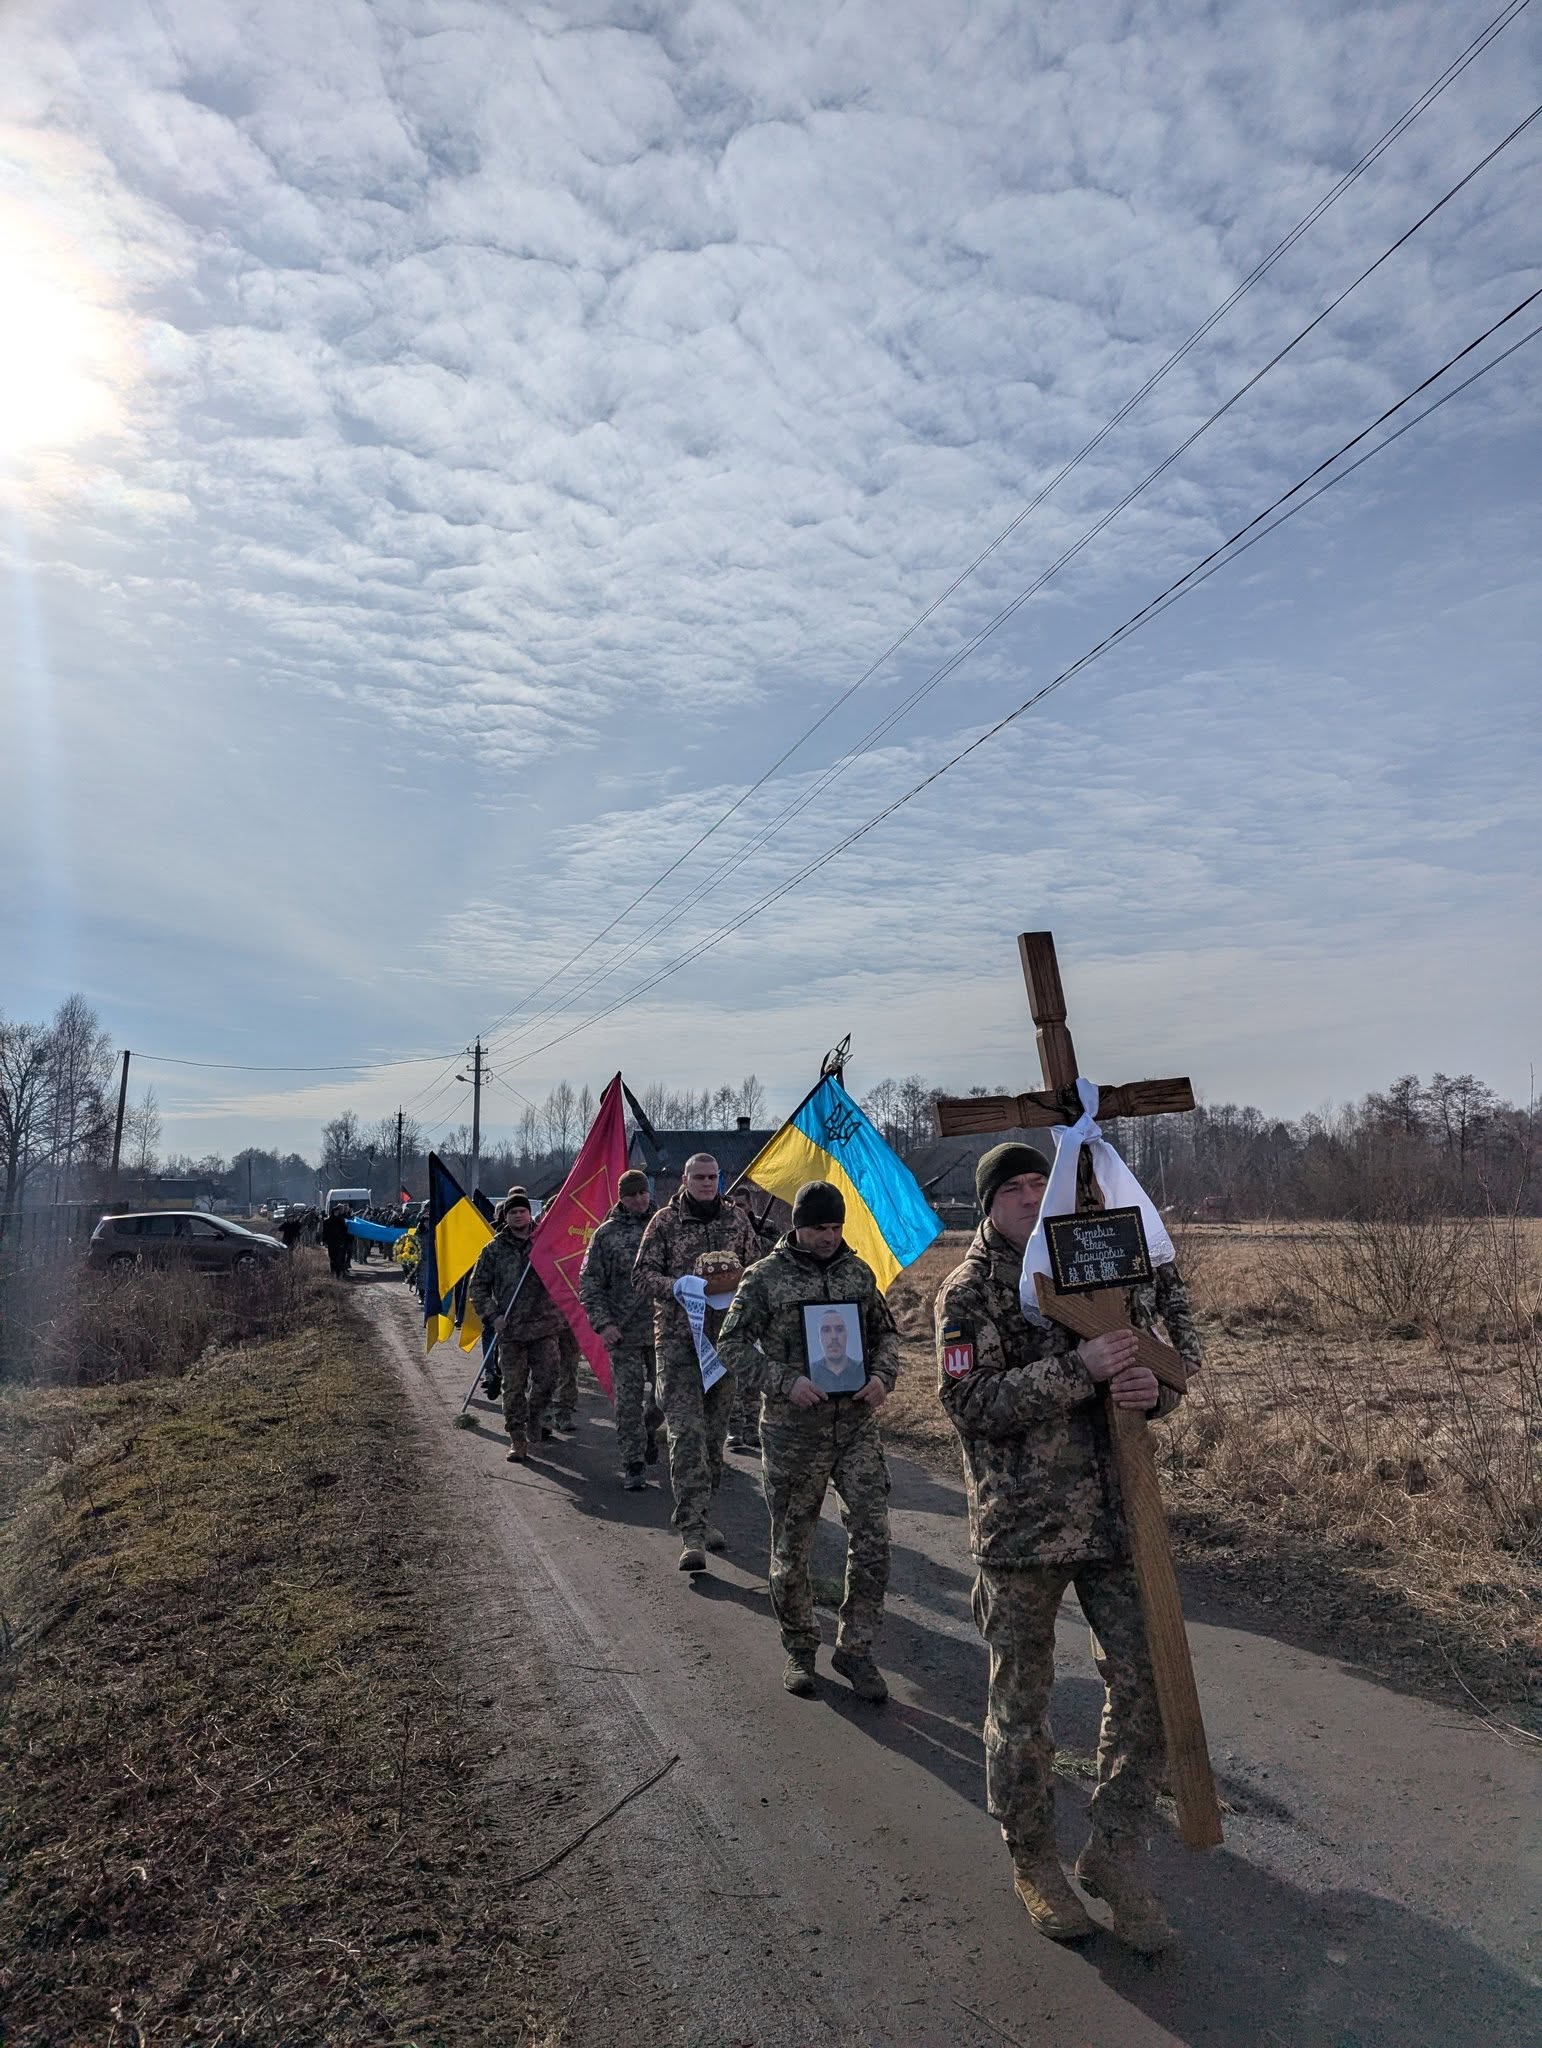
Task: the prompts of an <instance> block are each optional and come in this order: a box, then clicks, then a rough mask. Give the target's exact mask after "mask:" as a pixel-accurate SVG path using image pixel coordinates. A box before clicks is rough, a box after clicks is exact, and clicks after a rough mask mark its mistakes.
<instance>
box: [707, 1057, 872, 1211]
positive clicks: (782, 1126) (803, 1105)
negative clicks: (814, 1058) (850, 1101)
mask: <svg viewBox="0 0 1542 2048" xmlns="http://www.w3.org/2000/svg"><path fill="white" fill-rule="evenodd" d="M826 1081H834V1082H835V1084H836V1086H837V1087H840V1086H842V1085H843V1084H842V1082H841V1077H840V1075H839V1074H829V1073H821V1074H820V1076H819V1079H818V1080H817V1081H816V1082H815V1083H814V1085H813V1087H812V1088H810V1090H809V1092H808V1093H807V1095H805V1096H804V1098H803V1100H802V1101H801V1102H799V1103H796V1104H795V1105H794V1106H793V1108H791V1109H790V1110H788V1112H787V1114H786V1116H784V1117H783V1118H782V1121H781V1122H780V1123H779V1124H778V1125H777V1127H776V1129H775V1130H774V1131H773V1132H772V1133H771V1135H770V1137H769V1138H768V1139H767V1140H766V1142H765V1144H764V1145H762V1146H761V1148H760V1152H757V1153H756V1154H755V1159H758V1158H759V1157H760V1153H761V1152H766V1151H769V1150H770V1148H771V1146H773V1145H774V1144H775V1143H776V1141H777V1139H778V1138H779V1137H780V1136H781V1135H782V1133H783V1131H785V1130H786V1128H787V1126H788V1125H789V1124H790V1123H791V1122H792V1121H793V1119H794V1118H795V1117H797V1116H799V1115H801V1114H802V1112H803V1111H804V1110H805V1109H807V1108H808V1106H809V1104H810V1103H811V1102H812V1101H813V1099H814V1097H815V1096H816V1095H817V1094H818V1093H819V1091H820V1089H821V1088H823V1086H824V1085H825V1083H826ZM755 1159H752V1160H751V1161H750V1164H749V1166H746V1167H745V1169H744V1171H743V1172H742V1173H740V1174H736V1175H735V1177H734V1178H733V1180H731V1181H730V1182H729V1184H728V1186H727V1187H726V1188H724V1190H723V1193H724V1194H725V1195H731V1194H732V1193H733V1191H734V1189H735V1188H736V1187H737V1186H738V1185H739V1182H740V1181H742V1180H746V1179H747V1178H748V1177H749V1173H750V1168H751V1167H753V1166H754V1164H755ZM772 1199H773V1200H775V1197H774V1196H773V1197H772ZM767 1213H769V1211H768V1212H767Z"/></svg>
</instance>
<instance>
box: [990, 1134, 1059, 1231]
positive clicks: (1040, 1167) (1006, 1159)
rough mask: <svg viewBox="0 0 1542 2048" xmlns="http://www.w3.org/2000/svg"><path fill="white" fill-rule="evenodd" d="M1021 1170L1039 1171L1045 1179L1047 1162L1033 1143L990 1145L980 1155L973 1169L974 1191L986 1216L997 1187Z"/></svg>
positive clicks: (1047, 1174)
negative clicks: (988, 1148) (986, 1150)
mask: <svg viewBox="0 0 1542 2048" xmlns="http://www.w3.org/2000/svg"><path fill="white" fill-rule="evenodd" d="M1020 1173H1042V1174H1043V1176H1044V1178H1045V1179H1046V1180H1048V1179H1049V1161H1048V1160H1047V1159H1046V1158H1045V1157H1044V1154H1043V1153H1042V1152H1038V1151H1035V1149H1034V1147H1033V1146H1032V1145H1024V1144H1021V1143H1014V1144H1009V1145H992V1147H991V1149H990V1150H989V1152H983V1153H982V1154H981V1155H980V1162H979V1164H978V1165H977V1166H976V1168H975V1170H974V1191H975V1195H976V1198H977V1199H978V1201H979V1204H980V1209H981V1212H982V1213H983V1214H984V1215H986V1216H989V1214H990V1212H991V1203H992V1202H994V1201H995V1199H996V1192H997V1190H998V1189H999V1188H1002V1187H1005V1185H1006V1183H1007V1182H1008V1181H1009V1180H1016V1178H1017V1176H1018V1175H1019V1174H1020Z"/></svg>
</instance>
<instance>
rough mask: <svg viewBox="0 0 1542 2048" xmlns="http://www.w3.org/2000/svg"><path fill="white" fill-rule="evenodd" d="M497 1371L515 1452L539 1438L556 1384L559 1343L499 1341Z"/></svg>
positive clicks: (546, 1340)
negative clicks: (500, 1378) (501, 1385)
mask: <svg viewBox="0 0 1542 2048" xmlns="http://www.w3.org/2000/svg"><path fill="white" fill-rule="evenodd" d="M498 1370H499V1372H500V1373H501V1374H502V1375H503V1426H504V1428H505V1429H506V1430H507V1431H508V1433H509V1441H510V1443H512V1444H513V1446H514V1448H515V1449H516V1450H523V1449H524V1448H525V1446H526V1445H527V1444H528V1443H529V1442H530V1439H531V1438H532V1437H536V1438H539V1437H540V1434H541V1427H542V1425H543V1424H544V1422H545V1421H546V1411H547V1409H548V1408H549V1407H550V1406H551V1397H552V1389H553V1388H554V1387H555V1386H556V1384H557V1340H556V1338H555V1337H537V1338H535V1339H534V1340H533V1341H532V1342H530V1343H526V1344H511V1343H510V1342H509V1340H508V1338H507V1337H500V1338H499V1339H498Z"/></svg>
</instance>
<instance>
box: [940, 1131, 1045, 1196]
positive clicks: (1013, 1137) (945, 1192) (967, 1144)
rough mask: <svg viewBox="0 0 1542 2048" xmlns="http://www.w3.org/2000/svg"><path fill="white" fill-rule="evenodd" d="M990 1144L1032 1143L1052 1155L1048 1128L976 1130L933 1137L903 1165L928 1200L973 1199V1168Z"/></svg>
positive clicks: (1037, 1149) (1038, 1150) (1034, 1146)
mask: <svg viewBox="0 0 1542 2048" xmlns="http://www.w3.org/2000/svg"><path fill="white" fill-rule="evenodd" d="M994 1145H1032V1147H1033V1148H1034V1150H1035V1151H1036V1152H1042V1153H1044V1154H1045V1156H1046V1157H1052V1156H1053V1151H1054V1140H1053V1139H1052V1138H1051V1137H1050V1135H1049V1132H1048V1131H1020V1130H1013V1131H976V1132H973V1133H971V1134H970V1135H969V1136H967V1137H962V1138H933V1139H932V1140H931V1141H930V1143H929V1144H925V1145H918V1146H917V1147H916V1149H915V1150H914V1151H913V1152H911V1153H908V1154H907V1155H906V1159H905V1164H906V1165H907V1166H908V1167H909V1168H910V1170H911V1172H912V1173H913V1174H914V1175H915V1177H916V1179H917V1180H918V1181H919V1182H920V1183H921V1186H922V1188H923V1189H924V1190H925V1193H926V1198H927V1200H928V1201H929V1202H939V1201H970V1202H972V1201H973V1200H974V1170H975V1168H976V1166H977V1165H978V1164H979V1162H980V1160H981V1159H982V1158H983V1157H984V1155H985V1154H986V1153H987V1152H989V1151H990V1150H991V1148H992V1146H994Z"/></svg>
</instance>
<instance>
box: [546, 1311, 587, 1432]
mask: <svg viewBox="0 0 1542 2048" xmlns="http://www.w3.org/2000/svg"><path fill="white" fill-rule="evenodd" d="M557 1345H558V1356H557V1384H556V1387H555V1389H554V1390H553V1393H552V1402H551V1405H552V1413H553V1414H554V1415H555V1416H556V1417H557V1418H558V1420H559V1421H562V1422H571V1421H572V1420H573V1417H574V1415H575V1414H576V1413H577V1410H578V1361H579V1359H580V1358H581V1357H582V1355H583V1354H582V1353H581V1352H580V1350H579V1348H578V1339H577V1338H576V1337H574V1336H573V1335H571V1333H570V1332H568V1331H566V1330H564V1332H563V1334H562V1335H561V1336H560V1337H559V1338H558V1339H557Z"/></svg>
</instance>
